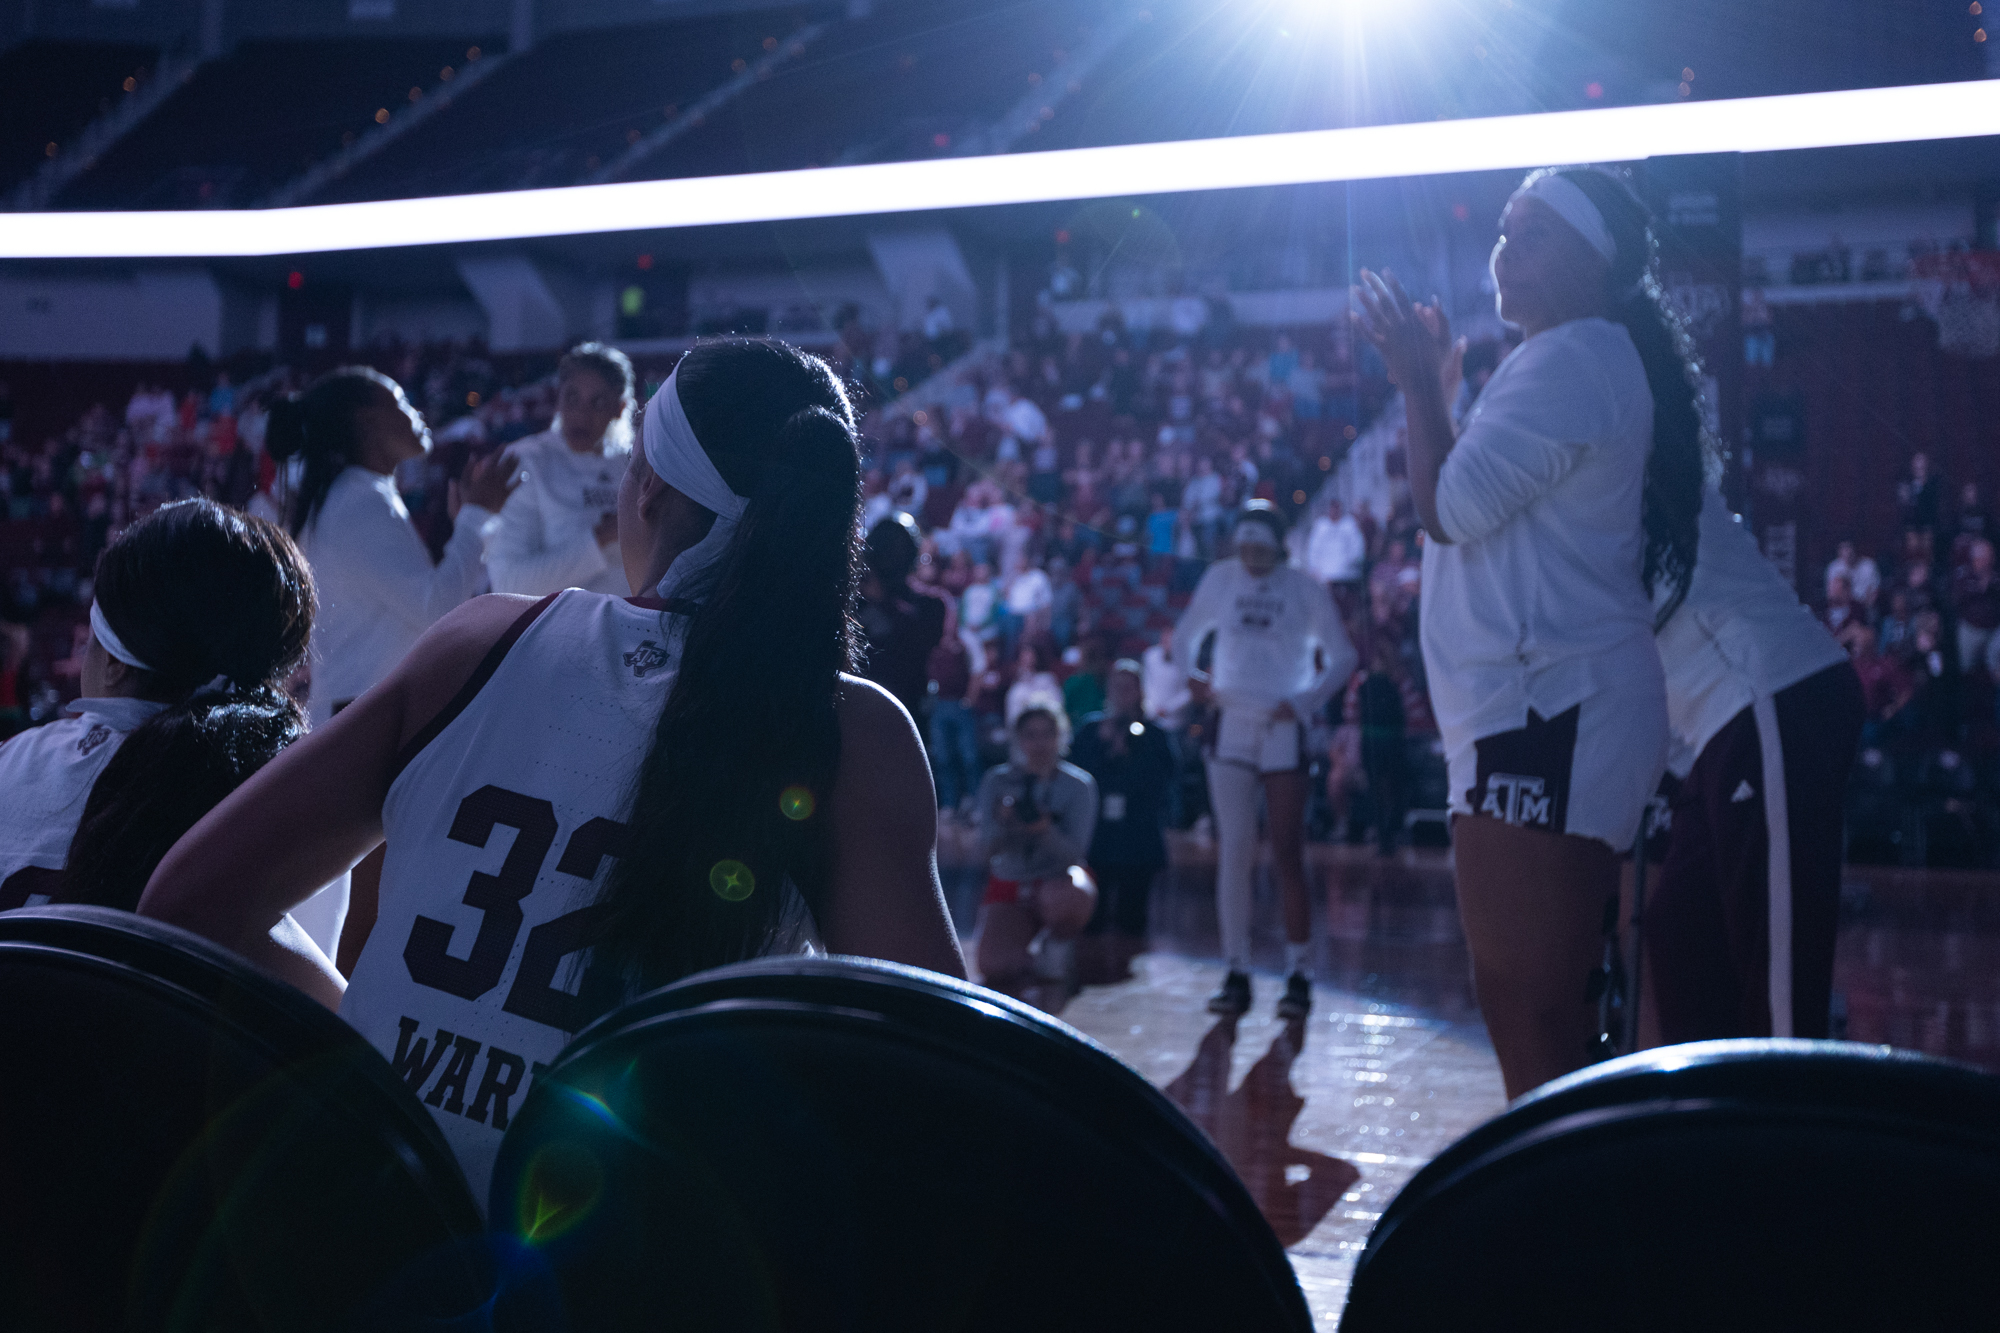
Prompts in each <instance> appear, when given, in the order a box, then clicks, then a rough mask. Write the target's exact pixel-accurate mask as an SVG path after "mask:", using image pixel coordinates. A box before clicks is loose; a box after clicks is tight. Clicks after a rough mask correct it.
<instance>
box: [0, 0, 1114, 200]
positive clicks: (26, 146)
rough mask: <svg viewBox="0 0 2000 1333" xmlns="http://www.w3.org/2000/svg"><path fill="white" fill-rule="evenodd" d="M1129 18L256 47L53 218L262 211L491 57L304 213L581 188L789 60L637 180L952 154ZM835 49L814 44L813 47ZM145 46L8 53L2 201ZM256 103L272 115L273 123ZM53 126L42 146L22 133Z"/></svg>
mask: <svg viewBox="0 0 2000 1333" xmlns="http://www.w3.org/2000/svg"><path fill="white" fill-rule="evenodd" d="M1114 8H1115V6H1113V5H1112V4H1110V3H1108V0H1091V2H1090V3H1087V4H1083V5H1077V4H1074V3H1060V2H1059V0H1028V2H1027V3H1013V4H1007V5H997V6H996V5H985V6H980V7H977V8H970V9H969V10H968V12H961V13H950V14H944V15H941V14H940V11H938V10H937V8H936V7H935V6H933V5H925V4H922V3H920V2H919V0H885V3H882V4H877V5H872V6H862V7H857V8H855V9H854V10H853V11H852V12H851V13H850V11H849V10H847V9H844V8H841V7H836V6H829V5H825V4H820V5H802V6H800V7H798V8H797V9H792V10H763V11H752V12H748V13H733V14H721V15H709V16H701V17H693V18H687V19H681V20H676V21H672V22H664V23H653V24H646V25H640V26H623V27H613V28H584V29H575V30H567V31H557V32H554V33H551V34H549V35H547V36H545V37H544V38H542V39H541V40H540V41H539V42H538V43H537V44H536V45H535V46H533V47H532V48H531V49H530V50H528V51H526V52H523V53H518V54H516V53H509V52H507V51H506V49H505V39H504V38H503V37H502V36H501V35H499V34H494V33H479V32H469V33H467V34H465V35H464V36H463V37H458V38H452V39H444V38H438V39H425V40H416V39H363V38H341V39H318V40H311V41H302V40H301V41H275V40H267V39H252V40H246V41H243V42H241V43H239V44H238V45H236V46H235V47H234V48H233V49H231V50H230V51H228V52H227V53H226V54H224V55H221V56H219V57H216V58H214V59H211V60H208V61H205V62H203V63H202V64H201V65H200V66H199V67H198V69H197V70H196V72H195V73H194V75H193V77H192V78H191V79H189V81H188V82H187V83H186V85H185V86H184V87H182V88H181V89H179V90H178V91H177V92H175V93H174V94H173V96H172V97H170V98H169V99H168V100H167V101H166V102H165V103H164V104H163V105H162V106H161V108H160V109H159V110H158V111H156V112H155V113H154V114H153V115H151V116H150V117H148V118H147V119H146V120H144V121H143V122H142V123H140V124H139V125H138V126H137V127H135V128H134V129H132V130H131V131H130V132H129V133H127V134H126V135H125V136H124V138H122V139H121V140H119V141H118V142H117V143H116V144H115V145H114V146H113V147H112V148H111V149H110V150H109V151H108V152H106V153H105V154H104V155H103V156H102V157H101V159H99V160H97V161H95V162H93V163H91V164H90V166H89V168H88V169H87V170H85V171H84V172H83V173H82V174H80V175H79V176H78V177H77V178H76V179H75V180H73V181H72V182H71V183H70V184H69V185H68V186H67V187H66V188H65V189H63V190H62V191H61V193H60V194H59V195H58V196H57V197H56V199H55V200H54V204H53V206H54V207H56V208H64V209H71V208H74V209H83V208H204V207H225V206H235V207H242V206H248V205H254V204H256V203H258V202H260V201H262V200H263V199H265V198H267V197H269V196H270V195H271V194H272V192H273V191H275V190H277V189H278V188H279V187H280V186H282V185H284V184H285V183H286V182H287V181H289V180H292V179H293V178H295V177H298V176H299V175H301V173H303V172H304V171H306V170H307V169H309V168H311V167H312V166H314V165H315V164H317V163H321V162H325V161H327V160H329V159H332V158H333V157H334V156H335V155H336V154H339V153H340V152H341V151H342V150H343V149H345V148H347V147H349V146H350V145H352V144H353V143H354V142H355V141H356V140H357V139H360V138H363V137H364V136H366V135H367V134H369V133H370V132H371V131H375V130H377V128H378V126H381V125H385V124H387V123H388V122H391V121H393V120H394V119H395V118H396V117H397V116H399V115H406V114H408V113H409V112H410V110H411V109H412V108H413V107H414V106H416V105H417V104H419V103H422V102H423V101H425V100H426V99H430V98H437V97H440V96H450V95H451V93H452V85H453V83H454V82H455V81H456V80H457V79H458V78H459V77H461V74H462V72H463V71H465V70H467V69H468V68H469V66H470V65H472V64H475V63H477V62H478V61H480V60H495V59H501V60H504V61H505V62H506V64H505V67H504V68H501V69H498V70H497V71H495V72H494V73H493V74H492V75H491V77H487V78H483V79H481V80H480V81H478V84H477V86H476V87H471V88H469V89H468V91H467V92H466V94H465V95H464V96H463V97H457V98H454V99H453V100H452V104H451V105H450V107H449V108H448V109H447V110H446V111H444V112H443V113H442V114H437V115H434V116H431V117H429V118H428V119H426V120H425V121H424V122H423V123H422V124H421V125H420V126H417V127H416V128H414V129H413V130H411V131H410V132H409V133H406V134H400V135H398V136H396V137H395V138H394V139H393V140H386V141H385V146H384V147H383V149H382V151H380V152H376V153H372V154H369V155H366V156H365V157H363V158H362V159H361V160H359V162H358V163H357V164H356V165H355V166H354V167H353V168H352V169H351V170H348V171H346V172H345V173H343V174H342V175H340V176H339V177H337V178H336V179H334V180H332V181H331V182H329V183H328V184H327V185H326V186H325V187H324V188H323V189H321V190H320V191H319V192H318V193H317V194H315V195H313V196H312V197H311V198H308V199H301V200H297V201H295V202H311V203H331V202H340V201H343V200H352V199H380V198H396V197H404V196H410V195H429V194H455V193H468V192H477V191H486V190H502V189H520V188H527V187H533V186H542V185H570V184H576V183H578V182H579V181H580V180H583V179H586V178H588V177H589V176H591V175H592V174H593V173H596V172H598V171H599V170H600V169H602V168H603V167H604V166H605V165H606V164H609V163H612V162H613V161H614V160H615V159H617V158H618V157H619V155H620V154H622V153H624V152H625V150H626V149H627V148H628V147H629V146H630V145H631V144H633V143H636V142H638V141H639V140H640V139H641V138H642V137H643V136H645V135H647V134H650V133H651V132H653V131H654V130H656V129H658V128H659V127H661V126H662V125H663V124H667V123H670V122H674V121H676V120H678V119H680V118H682V117H683V116H684V115H685V113H687V111H688V109H689V108H691V107H692V106H694V104H696V103H697V102H699V101H700V100H701V99H702V98H704V97H705V96H707V95H709V94H711V93H713V92H715V91H716V90H717V89H718V88H721V87H722V86H723V85H725V84H727V83H729V82H730V81H731V80H732V79H734V78H735V77H736V76H737V75H738V74H739V73H740V72H742V71H743V70H744V69H745V68H746V66H747V65H748V64H749V63H751V62H754V61H756V60H757V59H759V58H760V57H762V56H764V55H766V54H767V53H769V52H772V51H777V50H781V49H782V48H785V47H786V46H788V45H789V46H792V47H793V49H792V50H790V51H788V52H786V53H785V54H787V55H788V56H789V59H787V60H786V61H784V62H782V63H779V64H777V65H776V66H775V67H774V68H773V69H772V70H771V71H770V72H769V74H768V77H765V78H762V79H760V80H758V81H756V82H755V83H754V84H753V85H752V86H751V87H749V88H747V89H745V90H743V91H742V92H741V93H740V94H739V95H737V96H735V97H733V98H732V99H730V100H729V101H728V102H727V103H726V104H725V105H724V106H723V107H722V108H721V109H720V110H719V111H718V112H717V113H716V114H715V115H714V116H712V117H704V118H702V119H701V120H699V121H696V122H694V123H689V124H685V125H684V126H683V132H682V133H680V134H679V135H678V136H677V137H675V138H673V139H672V141H671V142H669V143H667V144H665V145H664V146H663V147H661V148H660V149H659V150H658V151H657V152H654V153H652V154H650V155H648V156H646V157H645V158H643V159H642V160H641V161H639V162H638V163H636V164H634V166H633V168H632V170H631V171H630V172H629V173H627V174H628V175H629V176H630V177H635V178H665V177H679V176H702V175H716V174H724V173H733V172H744V171H770V170H783V169H787V168H795V167H805V166H813V165H829V164H832V163H834V162H838V161H870V160H884V159H896V158H908V157H927V156H942V155H946V154H948V153H949V152H951V150H952V147H953V145H954V144H955V143H957V142H959V141H960V140H962V139H963V138H964V137H965V136H967V135H969V134H976V133H978V132H979V131H981V130H983V129H984V128H985V127H986V126H987V125H988V124H989V123H990V122H991V121H992V120H993V119H994V118H995V117H997V116H998V115H1000V113H1001V112H1003V111H1004V110H1006V109H1007V108H1008V107H1010V106H1011V105H1012V104H1014V103H1015V102H1016V101H1018V100H1019V99H1020V98H1022V97H1023V96H1024V95H1027V94H1029V93H1032V92H1033V91H1034V90H1035V89H1036V88H1037V87H1039V86H1048V87H1050V88H1052V89H1054V88H1063V89H1064V91H1067V86H1066V84H1065V82H1064V80H1065V78H1066V76H1065V73H1064V68H1063V67H1064V63H1065V61H1066V60H1067V58H1068V54H1069V52H1070V51H1072V50H1074V49H1075V48H1076V47H1077V46H1078V45H1079V44H1081V43H1082V42H1084V41H1086V40H1087V39H1088V37H1089V35H1090V32H1091V30H1092V26H1093V25H1094V24H1095V23H1098V22H1101V21H1103V20H1104V19H1105V17H1106V16H1107V14H1108V13H1110V12H1111V11H1112V10H1113V9H1114ZM808 33H812V34H815V36H814V39H813V40H811V41H810V42H807V41H805V40H803V38H804V35H805V34H808ZM157 56H158V52H157V51H155V50H151V49H148V48H143V47H132V46H115V47H114V46H98V45H92V44H86V43H75V42H56V41H40V40H31V41H28V42H25V43H22V44H20V45H17V46H15V47H14V48H12V49H11V50H9V51H8V52H6V53H5V55H4V56H0V121H4V122H5V123H7V124H8V125H9V127H10V128H9V133H8V135H7V136H6V137H7V144H6V150H5V156H0V189H4V188H11V187H12V186H13V185H14V184H17V183H18V182H19V181H20V180H21V179H22V178H23V177H25V176H26V175H27V174H28V173H29V172H31V171H32V170H34V169H35V168H36V167H37V166H39V165H40V163H41V162H42V161H43V160H44V159H45V158H46V157H47V156H51V155H53V154H54V153H60V152H61V151H63V146H64V144H65V143H67V142H69V141H71V140H74V139H75V138H76V136H77V134H78V133H79V132H80V131H81V129H82V128H83V126H84V125H85V124H86V123H88V122H89V121H90V120H91V119H92V118H94V117H95V116H97V115H99V114H102V112H103V111H105V110H108V109H109V107H110V105H111V104H112V102H113V101H115V99H116V98H117V97H119V96H123V95H124V93H123V91H122V87H121V81H122V80H125V79H126V78H127V77H128V76H130V75H131V74H132V73H133V72H134V71H135V70H138V71H140V73H141V75H142V76H143V67H144V66H145V65H146V63H147V62H148V61H149V60H154V59H157ZM253 109H254V110H253ZM17 125H18V126H20V127H23V128H24V129H26V128H28V127H32V132H31V133H29V134H25V135H23V134H19V133H17V132H15V130H14V128H13V127H15V126H17Z"/></svg>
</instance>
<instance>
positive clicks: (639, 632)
mask: <svg viewBox="0 0 2000 1333" xmlns="http://www.w3.org/2000/svg"><path fill="white" fill-rule="evenodd" d="M524 610H525V608H524ZM682 623H684V622H682V621H680V618H679V617H671V616H667V615H665V614H663V613H662V612H659V611H649V610H645V609H642V608H640V607H636V606H633V605H632V604H631V603H630V602H628V601H626V600H624V599H623V598H618V597H608V596H604V595H602V594H598V593H588V592H580V591H575V590H571V591H569V592H564V593H560V594H558V595H557V596H556V597H555V598H554V600H553V601H551V602H549V604H548V605H547V607H546V608H545V609H543V611H542V612H541V614H540V615H539V616H536V617H535V618H534V619H533V621H532V622H531V623H529V624H528V625H527V627H526V629H525V630H524V631H522V632H521V633H520V635H519V637H518V639H514V638H513V636H512V634H511V632H510V634H509V635H508V636H503V638H502V639H501V641H500V645H496V648H495V652H497V653H503V654H504V655H503V656H501V657H500V658H499V660H498V665H497V667H494V668H493V670H492V671H491V674H490V675H489V676H487V678H486V680H485V683H484V684H483V685H482V686H480V687H479V688H478V691H477V693H475V694H473V695H472V696H471V697H470V699H461V700H455V701H454V706H459V705H461V704H462V707H460V708H459V711H458V712H457V713H455V714H450V713H448V714H447V715H446V716H445V717H444V718H441V719H439V720H438V722H433V723H432V725H431V726H429V727H427V728H426V729H425V730H424V731H423V732H422V733H420V734H419V737H418V743H419V744H420V746H421V748H419V749H417V751H416V753H415V754H414V755H411V756H408V758H407V762H406V764H405V766H404V768H403V770H402V771H401V772H400V773H399V774H397V776H396V778H395V780H394V781H393V782H392V783H391V784H390V786H389V795H388V799H387V800H386V801H385V802H384V803H383V806H382V829H383V834H384V836H385V838H386V840H387V842H388V853H387V856H386V858H385V860H384V862H383V866H382V894H381V904H380V907H379V910H378V913H377V916H376V920H375V928H374V929H373V930H372V931H371V932H370V933H369V936H368V943H367V945H366V946H365V947H364V948H363V949H362V951H361V957H360V959H359V960H358V961H357V962H356V964H355V968H354V976H353V978H352V980H351V982H350V984H349V985H348V988H347V993H346V995H345V996H344V997H343V999H342V1000H341V1005H340V1016H341V1017H342V1018H344V1019H346V1020H347V1021H348V1023H349V1024H351V1025H352V1026H353V1027H354V1028H355V1029H356V1030H358V1031H359V1032H360V1033H361V1034H362V1035H363V1036H365V1037H367V1038H368V1040H369V1041H371V1042H372V1043H374V1046H375V1049H377V1050H378V1051H380V1052H382V1055H383V1057H384V1058H386V1059H388V1060H389V1061H390V1062H391V1063H392V1064H393V1065H394V1066H395V1068H396V1070H397V1071H398V1072H399V1073H400V1074H401V1075H402V1076H403V1079H404V1081H405V1082H406V1083H407V1084H408V1086H409V1088H410V1090H411V1091H412V1092H413V1093H415V1094H416V1096H417V1097H418V1098H419V1099H421V1100H422V1101H423V1102H424V1104H425V1105H426V1106H427V1107H429V1108H430V1111H431V1114H432V1115H433V1116H434V1117H436V1119H437V1122H438V1125H439V1127H440V1128H441V1129H442V1130H443V1131H444V1137H445V1140H446V1141H447V1142H448V1143H450V1144H451V1146H452V1151H453V1152H454V1153H456V1154H457V1156H458V1161H459V1165H460V1166H462V1167H463V1168H464V1169H465V1176H466V1179H467V1181H468V1182H469V1183H470V1184H471V1186H472V1192H473V1197H474V1198H475V1199H477V1200H478V1201H479V1203H480V1205H481V1207H482V1208H483V1207H484V1206H485V1203H486V1194H487V1185H488V1182H489V1179H490V1177H491V1175H492V1171H493V1163H494V1159H495V1157H496V1156H497V1154H498V1152H499V1148H500V1136H501V1134H502V1132H503V1131H504V1130H505V1129H506V1127H507V1124H508V1119H509V1117H510V1116H511V1115H512V1114H514V1113H515V1112H517V1111H519V1109H520V1106H521V1101H522V1098H523V1097H524V1096H525V1095H526V1093H527V1091H528V1086H529V1084H530V1083H531V1082H532V1081H533V1079H534V1077H535V1075H536V1074H537V1073H538V1072H539V1071H540V1070H541V1069H542V1067H543V1066H545V1065H547V1064H548V1063H550V1062H551V1061H553V1060H554V1059H555V1058H556V1056H557V1055H558V1054H559V1053H560V1052H561V1051H562V1048H563V1047H564V1046H565V1045H567V1044H568V1043H569V1039H570V1037H571V1035H572V1033H573V1032H574V1030H575V1027H576V1026H577V1025H579V1024H580V1023H581V1017H580V1015H579V1014H578V1012H577V1004H576V1001H575V998H574V978H573V976H572V972H573V970H574V968H573V964H575V963H576V962H577V961H578V948H579V940H578V937H577V933H576V932H577V931H578V929H579V928H580V927H582V926H584V925H585V924H587V918H585V917H583V916H582V913H583V912H584V911H586V910H588V908H589V906H590V904H591V903H592V901H593V900H594V898H595V895H596V891H597V890H596V886H597V884H598V883H600V882H601V878H602V875H603V873H604V872H605V871H606V870H607V869H608V868H609V861H610V859H611V858H612V857H615V856H617V855H618V848H619V846H620V838H621V836H622V834H623V831H624V821H626V820H628V819H629V818H630V811H631V802H632V792H633V789H634V786H635V785H636V781H637V777H638V771H639V766H640V764H641V762H643V760H644V759H645V756H646V752H647V750H648V749H649V748H650V747H651V745H652V740H653V730H654V727H655V725H656V724H657V723H658V721H659V717H660V711H661V709H662V708H664V707H665V705H666V699H667V692H668V691H669V690H670V689H671V688H672V687H673V682H674V676H675V672H676V670H677V666H678V662H679V635H680V632H679V626H680V625H681V624H682ZM510 639H511V640H512V646H511V647H503V646H501V645H505V644H507V643H508V642H509V641H510ZM488 661H489V662H490V661H492V658H491V657H490V656H489V659H488ZM485 670H486V668H485V666H484V665H482V668H481V671H480V672H479V673H475V676H474V679H475V680H477V679H478V678H479V676H480V674H484V673H485ZM440 723H442V725H439V724H440ZM779 892H781V893H784V894H785V895H786V900H787V904H788V910H789V911H790V912H791V913H793V915H791V916H788V918H787V922H788V931H787V933H788V934H792V935H793V938H794V939H796V938H800V937H801V935H800V932H804V931H805V929H806V927H805V926H804V924H803V923H804V922H805V921H807V920H809V918H807V917H805V916H804V913H803V904H802V903H801V902H800V901H799V900H798V895H797V893H796V892H795V891H793V890H791V889H790V887H789V883H787V884H786V885H785V886H781V887H780V889H779ZM482 895H483V896H484V897H485V898H486V899H487V900H488V901H489V904H490V903H493V902H494V901H495V900H496V899H498V900H504V903H503V904H502V907H501V908H498V909H496V908H494V907H492V906H489V908H487V909H484V910H482V909H481V908H480V907H476V906H472V905H469V904H468V903H467V901H466V900H467V898H468V897H470V898H472V899H473V900H474V901H478V900H479V899H480V898H481V896H482ZM505 909H514V910H505ZM510 918H511V919H510ZM802 937H803V938H807V939H809V938H810V935H809V934H804V935H803V936H802Z"/></svg>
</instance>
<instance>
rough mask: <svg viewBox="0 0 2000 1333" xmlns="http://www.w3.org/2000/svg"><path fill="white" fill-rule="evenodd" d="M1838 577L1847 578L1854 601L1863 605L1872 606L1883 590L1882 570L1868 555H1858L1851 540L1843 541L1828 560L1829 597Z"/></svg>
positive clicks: (1827, 586)
mask: <svg viewBox="0 0 2000 1333" xmlns="http://www.w3.org/2000/svg"><path fill="white" fill-rule="evenodd" d="M1836 577H1840V578H1845V579H1846V580H1847V586H1848V589H1849V591H1850V592H1851V593H1852V594H1853V599H1854V601H1856V602H1858V603H1859V604H1860V605H1862V606H1863V607H1869V608H1872V607H1873V606H1874V605H1875V598H1876V597H1877V596H1878V595H1879V594H1880V593H1881V591H1882V574H1881V571H1880V570H1878V569H1877V568H1876V567H1875V562H1874V561H1873V560H1871V559H1869V558H1868V557H1867V556H1865V555H1856V554H1855V552H1854V543H1853V542H1851V541H1843V542H1842V543H1841V544H1840V545H1839V547H1838V548H1836V551H1835V554H1834V557H1833V559H1832V560H1830V561H1828V562H1827V566H1826V591H1827V594H1828V596H1829V597H1831V596H1832V593H1833V580H1834V579H1835V578H1836Z"/></svg>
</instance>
